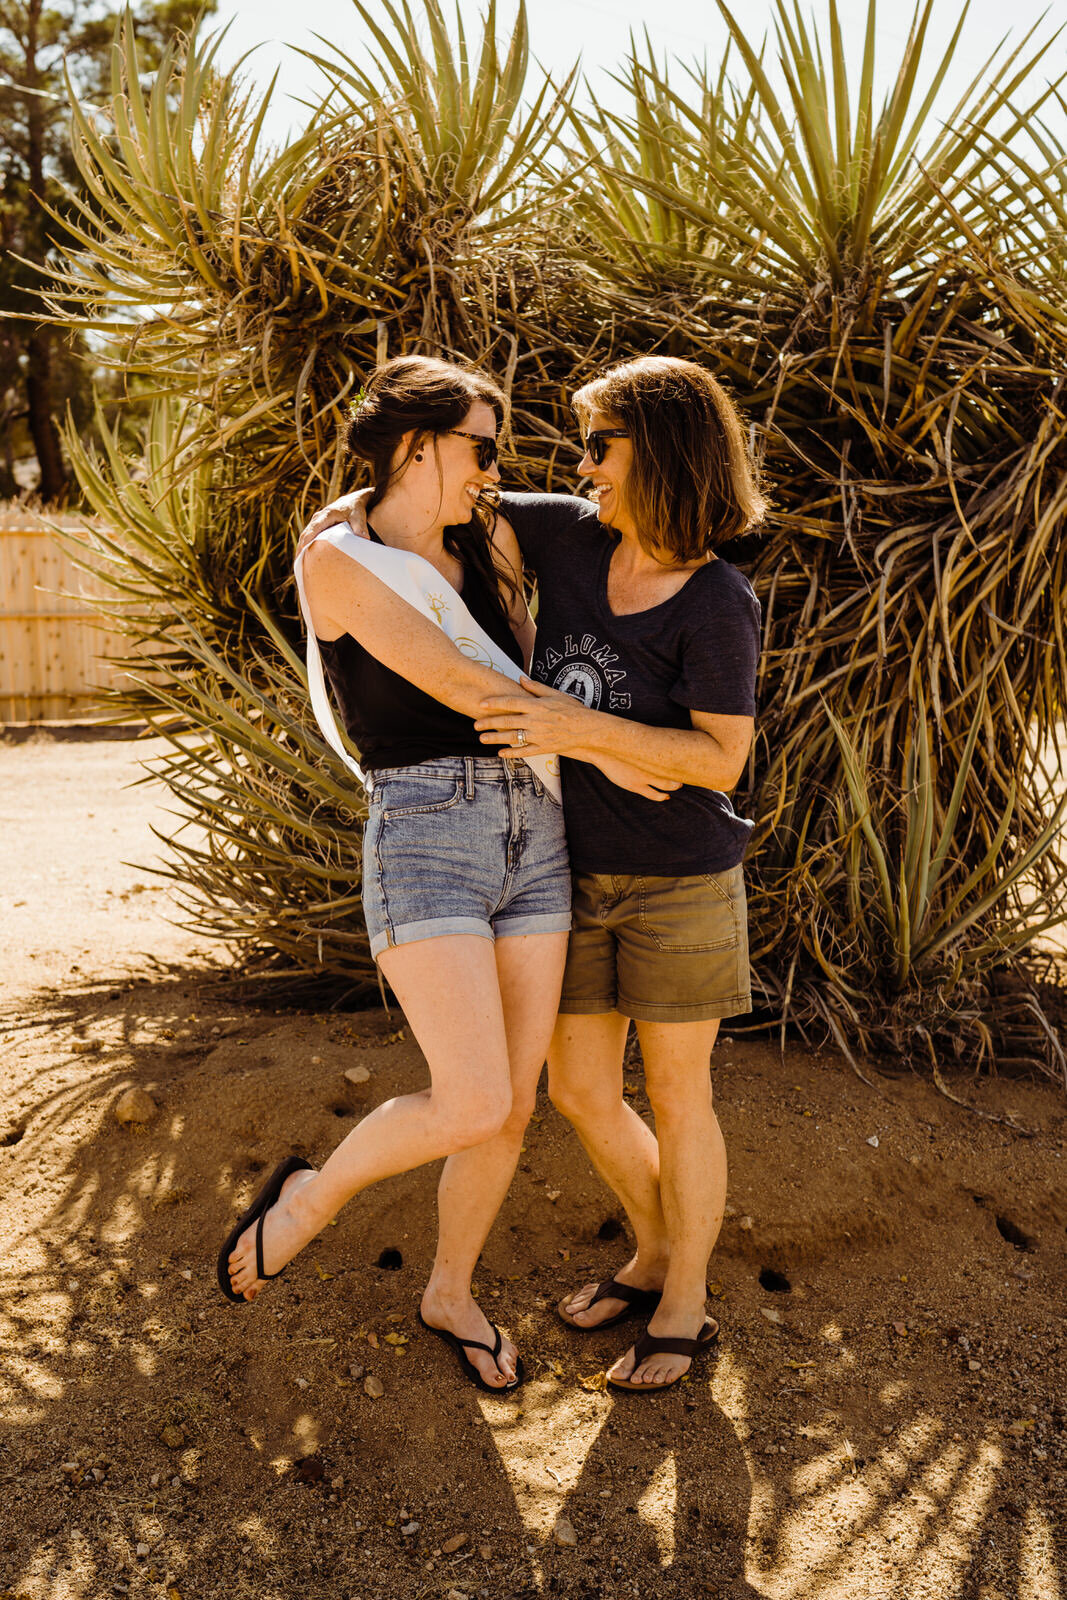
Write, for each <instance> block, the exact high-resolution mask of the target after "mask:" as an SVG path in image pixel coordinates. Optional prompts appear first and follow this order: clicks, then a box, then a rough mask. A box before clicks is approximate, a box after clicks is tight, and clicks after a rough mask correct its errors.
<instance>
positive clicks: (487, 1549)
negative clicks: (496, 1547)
mask: <svg viewBox="0 0 1067 1600" xmlns="http://www.w3.org/2000/svg"><path fill="white" fill-rule="evenodd" d="M478 1554H479V1555H480V1556H481V1558H482V1560H483V1561H488V1560H490V1558H491V1557H492V1554H493V1547H492V1545H491V1544H480V1545H479V1546H478Z"/></svg>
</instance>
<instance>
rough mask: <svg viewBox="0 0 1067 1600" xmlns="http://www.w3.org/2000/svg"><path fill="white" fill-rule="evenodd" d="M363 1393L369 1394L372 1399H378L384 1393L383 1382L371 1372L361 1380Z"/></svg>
mask: <svg viewBox="0 0 1067 1600" xmlns="http://www.w3.org/2000/svg"><path fill="white" fill-rule="evenodd" d="M363 1393H364V1394H369V1395H370V1397H371V1399H372V1400H380V1399H381V1398H382V1395H383V1394H384V1393H385V1384H384V1383H383V1382H382V1380H381V1378H376V1377H375V1375H374V1373H373V1372H372V1373H370V1374H369V1376H368V1377H366V1378H364V1380H363Z"/></svg>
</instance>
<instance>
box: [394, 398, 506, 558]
mask: <svg viewBox="0 0 1067 1600" xmlns="http://www.w3.org/2000/svg"><path fill="white" fill-rule="evenodd" d="M496 426H497V424H496V417H495V415H494V414H493V409H492V407H491V406H489V405H487V404H486V403H485V401H484V400H476V401H475V403H474V404H473V405H472V406H471V408H470V410H469V411H468V412H467V415H466V416H465V417H464V418H463V421H462V422H460V423H459V424H457V427H458V428H459V430H461V432H457V433H438V434H434V435H432V436H431V437H430V438H429V439H424V440H423V441H422V442H421V443H420V445H419V450H420V451H421V452H422V456H423V460H422V461H421V462H419V461H415V460H412V462H411V463H410V465H409V468H408V472H409V473H411V475H412V481H413V484H414V481H415V479H416V475H418V477H419V478H420V479H422V480H424V482H425V485H426V487H427V490H428V491H429V492H431V494H432V498H433V500H434V501H436V500H437V498H438V496H440V509H439V510H438V511H437V513H436V520H437V521H439V522H440V523H441V524H443V525H444V526H445V527H454V526H455V525H456V524H460V523H464V522H469V521H470V519H471V515H472V513H473V511H474V507H475V504H476V503H477V500H478V496H479V495H480V494H481V493H482V491H483V490H484V489H486V488H487V487H489V486H490V485H492V484H497V483H499V482H500V470H499V468H498V467H497V464H496V462H495V461H491V462H490V463H489V465H488V466H487V467H485V468H484V469H483V468H482V467H479V465H478V443H477V440H475V439H467V438H463V437H461V433H462V434H468V433H473V434H477V435H478V437H479V438H482V439H495V438H496ZM435 446H436V450H435V448H434V447H435ZM438 473H440V482H439V483H438ZM405 476H407V474H405Z"/></svg>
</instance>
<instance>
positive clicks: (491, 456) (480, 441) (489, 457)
mask: <svg viewBox="0 0 1067 1600" xmlns="http://www.w3.org/2000/svg"><path fill="white" fill-rule="evenodd" d="M442 431H443V432H444V433H454V434H455V435H456V438H457V439H473V440H474V442H475V444H476V445H477V446H478V471H479V472H488V471H489V468H490V467H491V466H492V465H493V462H494V461H495V460H496V440H495V439H490V437H489V435H488V434H486V433H464V431H463V429H462V428H445V429H443V430H442Z"/></svg>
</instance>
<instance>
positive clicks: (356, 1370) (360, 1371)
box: [348, 1361, 367, 1383]
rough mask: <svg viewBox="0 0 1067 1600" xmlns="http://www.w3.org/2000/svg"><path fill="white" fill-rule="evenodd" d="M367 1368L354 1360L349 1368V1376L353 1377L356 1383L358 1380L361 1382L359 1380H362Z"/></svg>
mask: <svg viewBox="0 0 1067 1600" xmlns="http://www.w3.org/2000/svg"><path fill="white" fill-rule="evenodd" d="M366 1370H367V1369H366V1367H361V1366H360V1365H359V1364H358V1362H355V1361H353V1362H352V1364H351V1366H350V1367H349V1369H348V1376H349V1377H350V1378H351V1379H352V1380H353V1381H354V1382H356V1383H358V1382H359V1380H360V1378H362V1377H363V1375H364V1373H365V1372H366Z"/></svg>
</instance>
